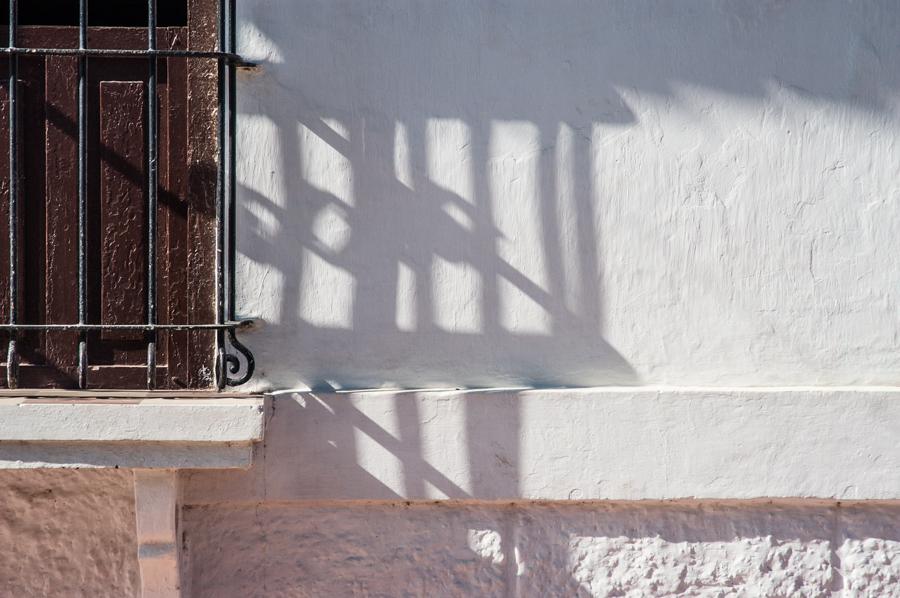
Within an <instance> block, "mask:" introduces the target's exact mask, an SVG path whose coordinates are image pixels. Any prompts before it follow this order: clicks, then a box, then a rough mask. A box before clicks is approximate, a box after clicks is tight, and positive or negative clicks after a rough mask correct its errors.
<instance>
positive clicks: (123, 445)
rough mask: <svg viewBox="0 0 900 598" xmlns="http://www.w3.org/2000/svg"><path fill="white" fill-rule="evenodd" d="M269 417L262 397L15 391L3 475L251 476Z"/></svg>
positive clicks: (2, 449)
mask: <svg viewBox="0 0 900 598" xmlns="http://www.w3.org/2000/svg"><path fill="white" fill-rule="evenodd" d="M265 417H266V400H265V399H264V398H263V397H261V396H258V395H238V394H211V393H196V392H194V393H191V392H187V393H181V394H171V393H141V392H119V393H100V392H94V393H53V394H47V392H46V391H42V392H35V391H31V392H26V391H19V392H15V393H10V392H8V391H7V392H4V393H3V394H0V469H30V468H82V467H83V468H129V469H157V468H160V469H207V468H212V469H233V468H247V467H249V466H250V465H251V464H252V461H253V454H254V447H255V445H256V444H258V443H260V442H261V441H262V439H263V434H264V431H265Z"/></svg>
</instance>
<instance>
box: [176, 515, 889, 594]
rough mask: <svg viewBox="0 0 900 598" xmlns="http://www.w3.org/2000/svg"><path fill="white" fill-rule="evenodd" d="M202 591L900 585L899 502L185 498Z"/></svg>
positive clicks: (811, 590) (862, 588)
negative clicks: (190, 501)
mask: <svg viewBox="0 0 900 598" xmlns="http://www.w3.org/2000/svg"><path fill="white" fill-rule="evenodd" d="M184 520H185V530H186V533H187V541H186V545H187V547H188V559H189V573H188V574H189V575H190V578H191V580H190V582H189V583H190V588H191V590H192V593H191V596H194V597H198V598H199V597H204V598H205V597H209V598H228V597H235V598H238V597H241V598H244V597H248V596H391V597H394V596H441V597H445V596H459V597H463V596H466V597H468V596H497V597H500V596H529V597H531V596H534V597H539V596H578V597H587V596H612V595H622V596H624V595H628V596H660V595H662V596H668V595H681V594H689V595H704V596H706V595H710V596H719V595H732V594H735V593H737V594H739V595H750V596H762V595H765V596H789V595H790V596H826V595H829V596H830V595H831V593H832V592H834V591H837V590H842V589H843V590H845V591H846V594H845V595H848V596H849V595H854V596H855V595H867V596H888V595H900V504H897V503H893V504H887V503H880V504H878V503H868V504H865V505H863V504H858V505H850V506H837V504H836V503H831V504H828V503H813V502H809V501H806V502H797V503H781V504H773V503H748V502H743V503H719V504H714V503H634V502H632V503H599V502H593V503H567V504H561V503H552V504H538V503H519V504H515V505H509V504H505V505H504V504H484V503H483V504H473V503H412V504H408V503H403V502H401V503H344V504H336V503H318V504H312V503H269V504H221V505H205V506H195V507H189V508H188V509H187V510H186V511H185V515H184Z"/></svg>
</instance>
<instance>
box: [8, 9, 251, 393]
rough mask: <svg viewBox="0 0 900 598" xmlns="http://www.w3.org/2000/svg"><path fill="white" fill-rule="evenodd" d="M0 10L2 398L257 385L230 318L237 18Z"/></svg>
mask: <svg viewBox="0 0 900 598" xmlns="http://www.w3.org/2000/svg"><path fill="white" fill-rule="evenodd" d="M0 8H2V12H3V15H4V22H3V24H2V33H3V35H4V39H5V40H7V43H6V47H4V48H3V49H2V50H0V52H2V53H4V54H6V58H0V77H2V81H3V82H4V85H3V86H2V89H0V139H2V140H3V145H0V147H2V148H3V150H4V151H0V239H2V242H0V343H2V346H3V347H5V348H6V351H5V353H4V356H5V357H6V359H5V361H4V363H3V365H2V370H3V371H2V374H3V375H2V380H3V382H4V383H5V384H6V385H7V386H9V387H11V388H12V387H31V388H46V387H59V388H113V389H131V388H150V389H155V388H159V389H178V388H210V387H218V388H220V389H221V388H224V387H225V386H226V385H237V384H240V383H242V382H244V381H246V380H247V379H248V378H249V376H250V375H251V373H252V369H253V360H252V357H251V356H250V354H249V352H248V351H247V350H246V349H245V348H244V347H243V346H242V345H241V344H240V343H239V342H238V341H237V339H236V337H235V330H236V328H238V327H239V326H240V324H239V323H237V322H236V321H235V315H234V284H233V281H234V243H233V236H234V235H233V231H234V226H233V225H234V191H235V183H234V169H233V162H234V147H235V143H234V110H233V108H234V98H235V69H236V67H237V66H238V59H237V57H236V56H235V54H234V50H233V49H234V28H233V22H234V19H233V11H234V7H233V5H231V3H229V1H228V0H116V1H115V2H111V1H108V0H93V1H92V2H90V4H89V3H88V0H41V1H40V2H36V1H33V0H28V1H27V2H23V1H21V0H6V2H3V3H0ZM7 140H8V146H7V144H6V141H7ZM7 147H8V151H5V150H6V149H7Z"/></svg>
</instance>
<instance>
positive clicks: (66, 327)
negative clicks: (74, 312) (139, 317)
mask: <svg viewBox="0 0 900 598" xmlns="http://www.w3.org/2000/svg"><path fill="white" fill-rule="evenodd" d="M253 325H254V321H253V320H241V321H239V322H224V323H222V324H0V331H9V330H37V331H78V330H136V331H145V332H152V331H154V330H163V331H165V330H168V331H174V332H179V331H190V330H247V329H250V328H253Z"/></svg>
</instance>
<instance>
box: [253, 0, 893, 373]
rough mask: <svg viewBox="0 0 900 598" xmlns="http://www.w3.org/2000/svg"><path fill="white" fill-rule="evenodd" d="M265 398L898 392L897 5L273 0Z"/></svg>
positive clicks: (257, 95)
mask: <svg viewBox="0 0 900 598" xmlns="http://www.w3.org/2000/svg"><path fill="white" fill-rule="evenodd" d="M238 5H239V11H240V15H239V16H240V22H241V33H240V41H239V44H240V48H241V51H242V52H243V53H244V54H245V55H246V56H247V57H248V58H249V59H251V60H256V61H258V62H259V63H260V64H261V65H262V66H261V69H260V72H259V73H257V74H252V75H246V76H243V77H242V80H241V85H240V90H241V91H240V117H239V127H240V148H239V153H240V155H239V180H240V184H241V188H240V191H239V202H240V214H239V222H240V230H239V253H240V254H241V256H242V259H241V265H240V268H239V273H238V275H239V280H240V282H241V289H240V306H241V311H242V312H243V313H245V314H248V315H254V316H260V317H262V318H264V319H265V320H267V321H268V322H269V326H267V327H266V328H265V329H264V330H263V331H261V332H259V333H258V334H256V335H255V336H248V337H247V340H248V342H249V344H250V345H252V347H253V348H254V350H255V351H256V354H257V357H258V363H259V366H260V371H259V379H258V385H259V386H274V387H280V388H285V387H298V386H301V387H302V386H304V385H310V386H315V387H324V386H332V387H339V388H346V387H369V386H376V387H377V386H382V385H399V386H406V387H421V386H435V385H437V386H440V385H446V386H497V385H510V384H516V385H518V384H523V385H598V384H609V383H627V384H633V383H649V384H654V383H667V384H703V385H766V384H786V385H796V384H826V385H827V384H862V383H865V384H893V383H897V381H898V379H900V351H898V350H897V345H898V341H897V339H898V334H900V318H898V313H900V309H898V299H897V293H898V289H900V260H898V259H896V256H897V255H900V236H898V235H897V234H896V231H897V230H898V227H900V184H898V181H900V145H898V143H897V141H898V134H900V119H898V109H900V70H898V69H897V68H896V65H897V64H898V63H900V46H898V45H897V43H896V38H897V31H898V30H900V7H898V5H897V3H896V2H894V1H893V0H872V1H867V2H852V1H850V0H778V1H775V0H771V1H763V2H759V1H753V0H726V1H720V0H686V1H682V2H659V1H649V0H647V1H644V0H642V1H638V2H635V1H632V0H607V1H603V2H594V1H575V0H572V1H564V2H544V1H542V0H522V1H516V2H484V1H482V0H460V1H455V2H424V3H423V2H414V1H407V0H387V1H382V2H355V1H347V0H340V1H334V0H275V1H273V0H246V1H242V2H239V3H238Z"/></svg>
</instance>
